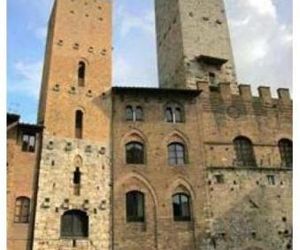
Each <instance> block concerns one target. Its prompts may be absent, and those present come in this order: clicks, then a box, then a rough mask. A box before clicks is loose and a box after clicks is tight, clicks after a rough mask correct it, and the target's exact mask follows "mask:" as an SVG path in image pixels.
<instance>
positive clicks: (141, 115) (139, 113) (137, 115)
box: [135, 106, 144, 121]
mask: <svg viewBox="0 0 300 250" xmlns="http://www.w3.org/2000/svg"><path fill="white" fill-rule="evenodd" d="M143 119H144V113H143V109H142V107H141V106H137V107H136V109H135V120H136V121H142V120H143Z"/></svg>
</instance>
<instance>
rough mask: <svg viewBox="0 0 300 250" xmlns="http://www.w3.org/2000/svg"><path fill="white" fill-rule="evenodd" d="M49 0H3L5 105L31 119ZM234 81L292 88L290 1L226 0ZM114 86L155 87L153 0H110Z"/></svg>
mask: <svg viewBox="0 0 300 250" xmlns="http://www.w3.org/2000/svg"><path fill="white" fill-rule="evenodd" d="M52 4H53V0H8V1H7V39H8V40H7V108H8V112H15V113H19V114H21V116H22V118H21V119H22V121H23V122H31V123H34V122H35V121H36V114H37V107H38V98H39V90H40V85H41V77H42V66H43V60H44V50H45V42H46V34H47V29H46V27H47V22H48V18H49V15H50V11H51V7H52ZM225 4H226V11H227V17H228V22H229V27H230V34H231V39H232V47H233V54H234V58H235V64H236V68H237V76H238V82H239V83H243V84H251V86H252V91H253V93H254V94H257V92H256V88H257V87H258V86H261V85H268V86H271V89H272V93H273V95H274V96H275V97H276V89H277V88H279V87H284V88H290V89H291V91H292V0H225ZM113 47H114V51H113V85H118V86H120V85H121V86H158V73H157V57H156V39H155V19H154V0H114V1H113Z"/></svg>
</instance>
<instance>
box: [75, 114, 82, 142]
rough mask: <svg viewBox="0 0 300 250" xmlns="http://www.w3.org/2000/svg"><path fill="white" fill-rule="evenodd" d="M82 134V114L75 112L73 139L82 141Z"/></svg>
mask: <svg viewBox="0 0 300 250" xmlns="http://www.w3.org/2000/svg"><path fill="white" fill-rule="evenodd" d="M82 134H83V112H82V111H81V110H77V111H76V113H75V137H76V138H77V139H82Z"/></svg>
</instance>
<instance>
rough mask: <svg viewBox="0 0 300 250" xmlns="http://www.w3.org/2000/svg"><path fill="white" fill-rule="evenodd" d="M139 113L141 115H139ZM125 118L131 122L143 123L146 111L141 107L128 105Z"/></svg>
mask: <svg viewBox="0 0 300 250" xmlns="http://www.w3.org/2000/svg"><path fill="white" fill-rule="evenodd" d="M138 112H139V113H138ZM125 118H126V121H129V122H142V121H144V109H143V107H142V106H141V105H137V106H134V105H126V107H125Z"/></svg>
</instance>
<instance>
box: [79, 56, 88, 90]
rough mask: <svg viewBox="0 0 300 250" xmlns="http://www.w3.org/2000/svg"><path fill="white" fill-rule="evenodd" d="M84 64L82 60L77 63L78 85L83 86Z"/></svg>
mask: <svg viewBox="0 0 300 250" xmlns="http://www.w3.org/2000/svg"><path fill="white" fill-rule="evenodd" d="M85 71H86V65H85V63H84V62H83V61H80V62H79V63H78V86H81V87H83V86H84V84H85V73H86V72H85Z"/></svg>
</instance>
